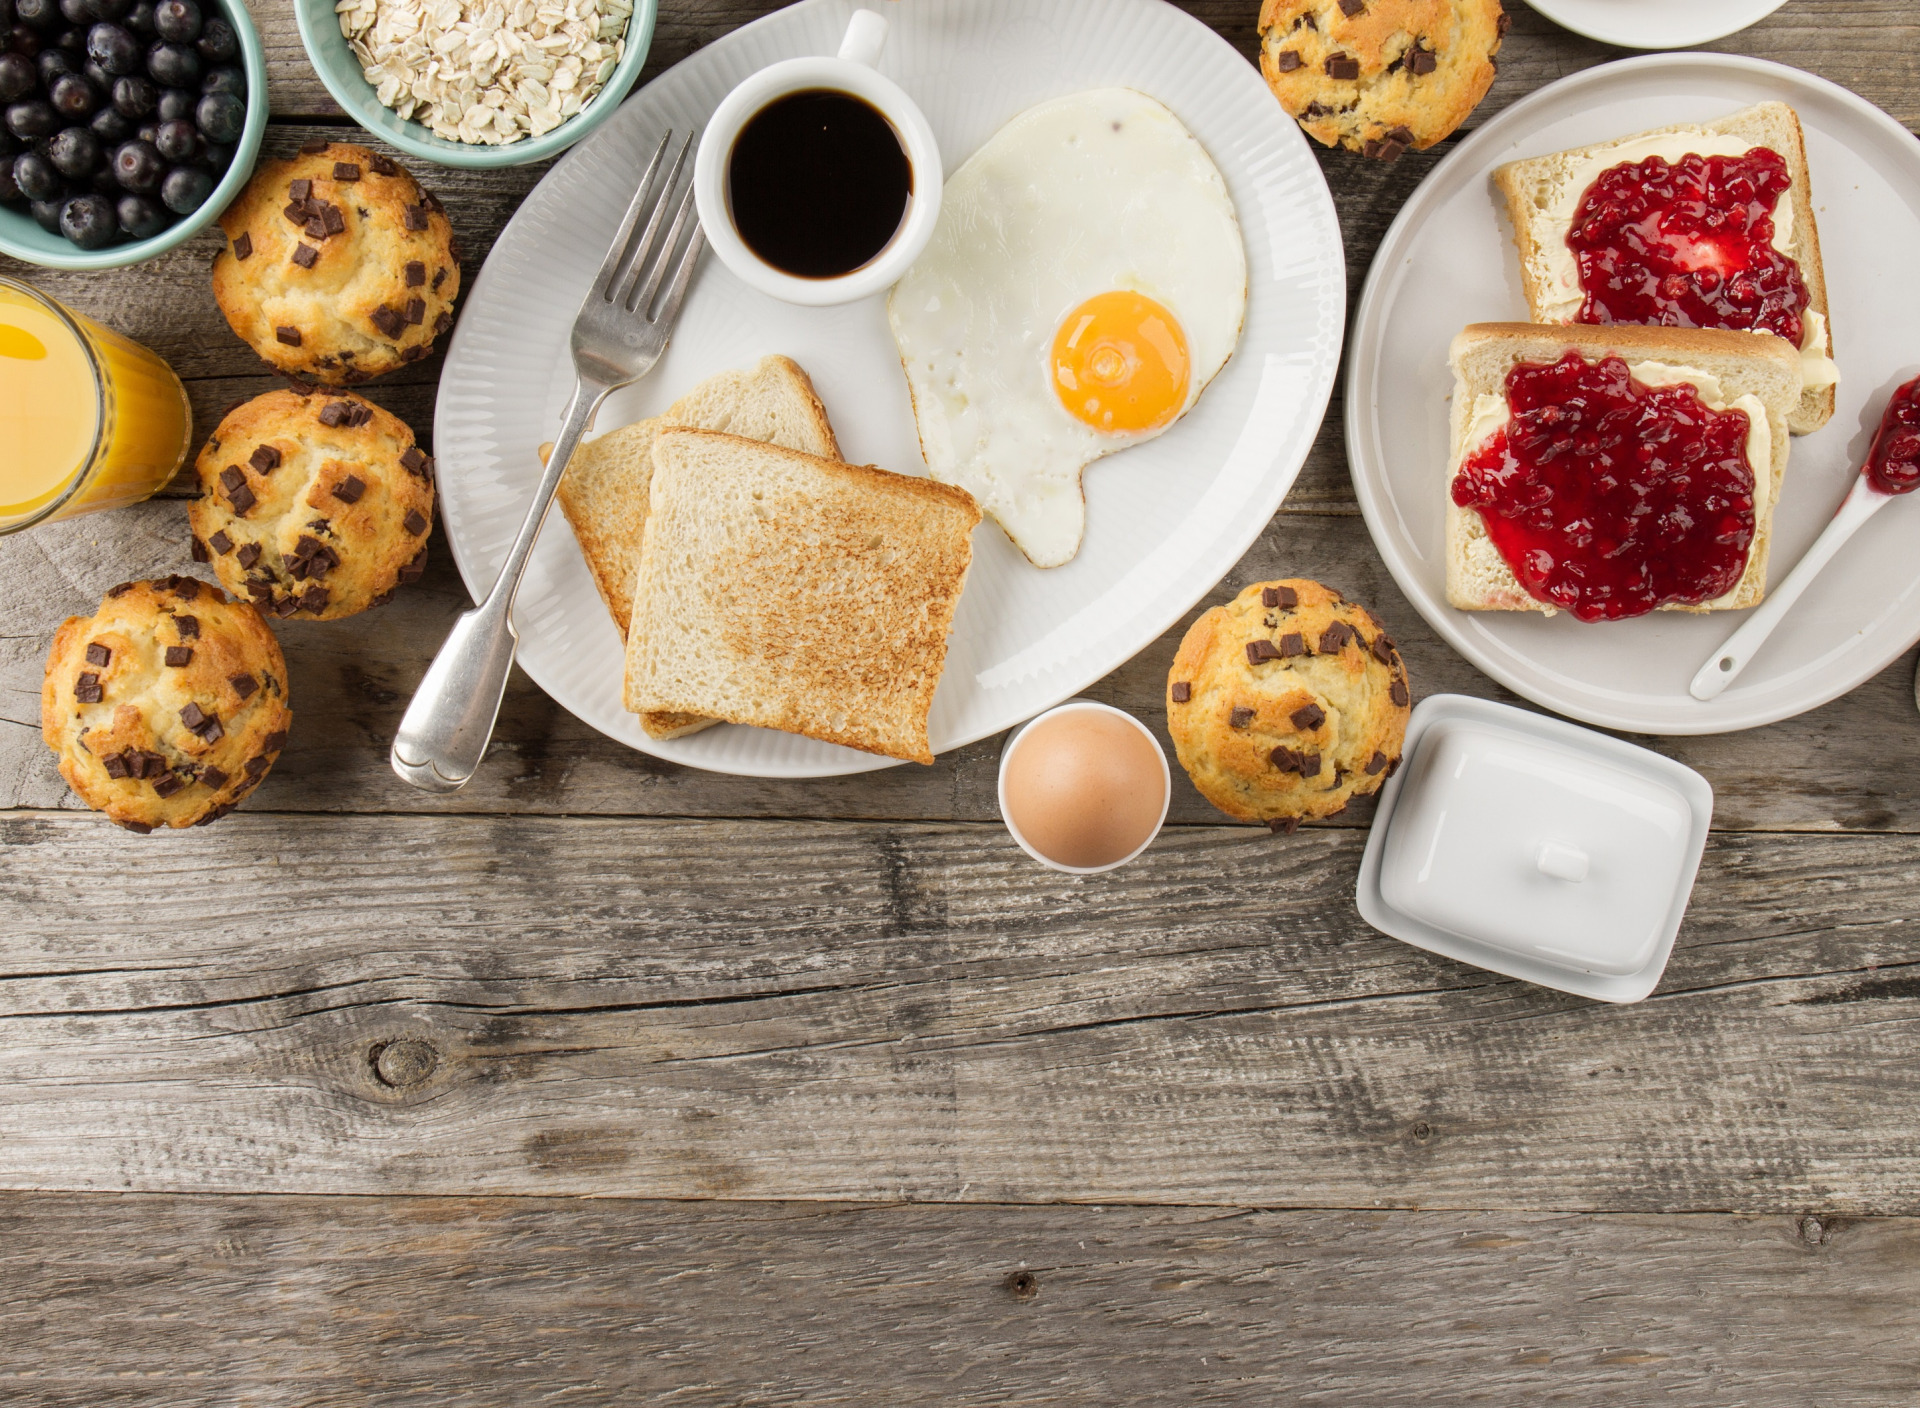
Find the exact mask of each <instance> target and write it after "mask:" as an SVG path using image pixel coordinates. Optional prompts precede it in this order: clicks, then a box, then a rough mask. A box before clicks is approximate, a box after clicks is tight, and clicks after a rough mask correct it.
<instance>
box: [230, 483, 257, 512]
mask: <svg viewBox="0 0 1920 1408" xmlns="http://www.w3.org/2000/svg"><path fill="white" fill-rule="evenodd" d="M227 502H229V503H231V504H232V505H233V511H234V512H235V513H237V514H239V515H240V516H241V517H242V518H245V517H246V515H247V511H248V510H249V509H251V508H252V507H253V506H254V505H255V504H256V503H258V502H259V500H258V499H256V498H254V496H253V490H251V489H249V488H248V487H247V486H246V485H244V484H242V485H241V486H240V487H239V488H238V489H235V490H234V491H233V492H232V493H231V494H229V495H227Z"/></svg>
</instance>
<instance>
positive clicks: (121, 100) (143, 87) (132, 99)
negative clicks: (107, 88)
mask: <svg viewBox="0 0 1920 1408" xmlns="http://www.w3.org/2000/svg"><path fill="white" fill-rule="evenodd" d="M113 106H114V111H116V112H118V113H119V114H120V115H121V116H122V117H130V118H142V117H152V116H153V113H154V109H156V108H158V107H159V106H160V90H159V89H158V88H156V87H155V86H154V84H153V80H152V79H150V78H142V77H140V76H139V75H138V74H132V73H130V74H128V75H127V76H126V77H125V78H116V79H114V80H113Z"/></svg>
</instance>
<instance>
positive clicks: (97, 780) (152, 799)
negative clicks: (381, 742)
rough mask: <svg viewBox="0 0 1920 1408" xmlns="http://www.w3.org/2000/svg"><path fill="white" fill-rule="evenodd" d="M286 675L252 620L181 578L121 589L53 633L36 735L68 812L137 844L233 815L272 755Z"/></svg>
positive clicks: (277, 746) (282, 738) (281, 732)
mask: <svg viewBox="0 0 1920 1408" xmlns="http://www.w3.org/2000/svg"><path fill="white" fill-rule="evenodd" d="M292 722H293V711H292V710H291V709H289V708H288V707H287V666H286V661H285V660H283V659H282V658H281V655H280V643H279V642H278V641H276V640H275V639H274V638H273V632H272V631H270V630H268V629H267V625H266V622H264V621H262V620H261V619H260V613H259V612H257V611H255V610H254V609H253V608H252V607H251V606H248V605H247V604H246V603H245V602H240V601H229V600H228V599H227V595H226V593H225V592H223V591H221V590H220V589H219V588H218V587H211V586H208V585H207V584H206V583H204V582H201V581H200V580H198V579H197V578H194V577H166V578H163V579H161V580H159V581H154V582H123V583H122V584H121V585H119V586H117V587H115V588H114V589H113V590H112V591H110V592H108V593H107V596H106V600H104V601H102V602H101V603H100V609H99V611H97V612H95V613H94V614H93V615H92V616H70V617H68V618H67V621H66V624H64V625H63V626H61V627H60V629H59V630H58V631H57V632H55V634H54V637H53V649H52V650H51V651H49V652H48V654H47V675H46V681H45V683H44V684H43V685H42V686H41V689H40V734H41V737H43V738H45V739H46V741H47V746H48V747H49V748H51V749H53V751H54V752H55V753H57V754H58V755H59V757H60V775H61V776H62V777H64V778H65V779H66V780H67V786H69V787H71V788H72V789H73V790H74V793H75V795H77V796H78V797H79V798H80V800H81V801H83V802H85V803H86V804H87V805H88V806H90V807H92V808H93V809H94V810H95V811H99V812H105V813H106V814H107V816H108V817H109V818H111V819H112V820H114V821H116V822H118V823H119V824H120V825H122V826H124V827H126V828H127V829H128V830H129V831H138V832H139V833H140V834H141V835H145V834H146V833H147V832H149V831H151V830H153V828H154V827H156V826H204V825H205V824H206V823H208V822H210V821H218V820H219V819H220V818H221V817H223V816H225V815H226V814H227V813H228V812H230V811H232V810H233V809H234V808H235V807H236V806H238V805H239V803H240V800H241V798H243V797H245V796H246V795H247V794H248V793H249V792H251V791H253V789H254V788H256V787H258V786H259V785H260V784H261V783H262V782H263V781H265V779H266V776H267V770H268V769H269V768H271V767H272V766H273V760H274V759H275V758H276V757H278V756H279V753H280V750H281V748H283V747H284V746H285V745H286V741H287V729H288V727H289V726H290V725H291V724H292Z"/></svg>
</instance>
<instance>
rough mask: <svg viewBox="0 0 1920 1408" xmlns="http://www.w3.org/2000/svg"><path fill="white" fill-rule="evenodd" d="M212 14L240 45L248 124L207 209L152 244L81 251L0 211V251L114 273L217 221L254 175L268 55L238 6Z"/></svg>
mask: <svg viewBox="0 0 1920 1408" xmlns="http://www.w3.org/2000/svg"><path fill="white" fill-rule="evenodd" d="M213 8H214V9H215V10H217V11H218V12H219V14H220V16H221V17H222V18H223V19H225V20H226V22H227V23H228V24H230V25H232V26H233V32H234V35H235V37H237V38H238V39H239V41H240V66H241V67H242V68H243V69H245V70H246V72H247V124H246V126H245V127H243V128H241V129H240V140H239V142H237V143H236V144H235V145H234V149H233V165H231V166H229V167H228V168H227V173H226V175H224V176H222V177H221V178H220V182H219V184H218V185H216V186H215V187H214V188H213V194H212V195H210V196H208V197H207V203H206V204H205V205H203V206H201V207H200V208H199V209H198V210H196V211H194V212H193V214H191V215H186V216H182V217H181V218H180V219H179V220H176V221H175V222H174V223H173V224H171V225H169V226H167V228H166V229H164V230H162V231H161V232H160V233H159V234H157V235H154V236H152V237H151V238H148V239H144V240H129V241H127V242H126V243H124V244H112V245H108V246H107V247H106V248H105V249H82V248H80V246H79V245H77V244H74V243H72V242H71V241H69V240H66V239H63V238H61V237H60V236H59V235H50V234H48V233H47V232H46V231H45V230H43V229H41V228H40V226H39V225H38V224H36V223H35V222H34V218H33V217H32V216H31V215H29V214H28V213H27V212H26V211H24V210H21V209H19V208H18V207H16V206H11V205H0V251H4V252H5V253H7V254H11V255H12V256H13V257H14V258H15V259H24V260H26V261H27V263H29V264H38V265H40V267H41V268H43V269H118V268H120V267H122V266H123V265H127V264H138V263H140V262H141V261H142V260H146V259H151V258H153V257H154V255H156V254H165V253H166V252H167V251H168V250H170V249H172V248H173V247H174V246H176V245H181V244H185V243H186V242H187V241H188V240H190V239H192V238H193V237H194V236H195V235H197V234H199V233H200V232H201V231H202V230H204V229H206V228H207V226H209V225H211V224H212V223H213V222H214V221H215V220H216V219H218V218H219V215H220V212H221V211H223V210H225V209H226V208H227V206H228V205H229V204H230V203H231V202H232V201H233V198H234V197H235V196H237V195H239V194H240V188H241V187H242V186H244V185H246V184H247V178H248V177H249V176H251V175H253V162H254V158H255V157H257V156H259V155H260V137H261V135H262V134H263V133H264V132H265V131H266V130H267V55H266V51H265V50H263V49H262V48H261V47H260V32H259V31H258V30H256V29H255V28H254V27H253V18H252V16H250V15H249V14H248V13H247V7H246V6H245V5H244V4H242V3H241V0H216V3H215V5H214V6H213Z"/></svg>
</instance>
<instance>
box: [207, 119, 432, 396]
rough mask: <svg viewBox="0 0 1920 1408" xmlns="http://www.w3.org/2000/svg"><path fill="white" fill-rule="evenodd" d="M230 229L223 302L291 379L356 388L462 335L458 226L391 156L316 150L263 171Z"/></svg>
mask: <svg viewBox="0 0 1920 1408" xmlns="http://www.w3.org/2000/svg"><path fill="white" fill-rule="evenodd" d="M220 228H221V229H222V230H223V231H225V233H226V236H227V247H226V248H225V249H223V250H221V251H220V253H219V254H218V255H216V256H214V261H213V296H214V298H215V299H216V300H217V301H218V302H219V304H220V311H221V312H222V313H225V314H226V315H227V321H228V322H229V323H231V324H232V325H233V330H234V331H235V332H236V333H238V334H239V335H240V337H241V339H242V340H243V341H245V342H247V343H249V344H251V346H252V347H253V350H254V351H256V352H258V353H259V354H260V355H261V356H262V357H264V358H266V359H267V361H269V362H270V363H272V364H273V365H274V366H275V367H277V368H279V369H280V370H281V371H283V372H290V373H292V374H294V375H296V376H300V377H305V378H309V379H311V380H314V381H318V382H322V383H324V384H325V385H328V386H347V385H351V384H352V383H354V382H361V381H365V380H367V379H368V378H369V377H375V376H379V375H380V374H381V373H382V372H388V371H392V370H393V369H394V368H395V367H397V366H399V365H400V364H401V363H402V362H417V361H419V360H420V359H421V358H422V357H424V356H426V355H427V354H428V353H429V352H431V351H432V350H433V340H434V338H436V337H438V336H439V335H440V334H441V333H443V332H445V331H446V330H447V329H448V328H450V327H452V326H453V300H454V296H455V295H456V294H458V293H459V292H460V255H459V250H458V246H457V245H456V244H455V243H454V238H453V227H452V225H450V224H449V223H448V221H447V215H446V212H445V211H444V210H442V209H441V207H440V202H439V201H437V200H435V199H434V198H433V197H432V196H431V195H429V194H428V193H427V192H425V191H423V190H421V189H420V186H419V185H418V183H416V182H415V181H414V179H413V177H411V176H409V175H408V174H407V173H406V172H405V171H404V170H402V169H401V168H400V166H399V164H398V163H397V162H395V161H393V160H392V159H391V158H389V157H385V156H381V155H379V154H378V153H376V152H372V151H369V150H367V148H365V147H360V146H355V145H353V144H351V143H348V142H324V141H313V142H309V143H307V144H306V145H305V146H304V147H302V148H301V149H300V152H299V155H297V156H295V157H293V158H291V159H290V160H286V161H263V162H261V163H260V166H259V168H258V169H257V170H256V171H255V172H254V173H253V179H252V180H250V181H248V182H247V186H246V189H245V190H243V191H241V192H240V196H239V199H237V200H235V201H234V203H233V204H232V205H230V206H228V207H227V210H226V213H225V214H224V215H222V216H221V217H220Z"/></svg>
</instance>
